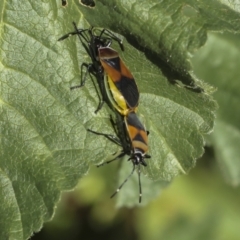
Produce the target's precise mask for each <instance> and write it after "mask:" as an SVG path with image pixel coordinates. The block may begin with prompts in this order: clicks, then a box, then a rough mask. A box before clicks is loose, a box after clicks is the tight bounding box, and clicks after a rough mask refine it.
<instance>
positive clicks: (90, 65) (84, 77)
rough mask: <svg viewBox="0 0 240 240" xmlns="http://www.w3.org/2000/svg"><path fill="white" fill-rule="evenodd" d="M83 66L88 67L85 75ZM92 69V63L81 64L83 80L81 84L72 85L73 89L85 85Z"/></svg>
mask: <svg viewBox="0 0 240 240" xmlns="http://www.w3.org/2000/svg"><path fill="white" fill-rule="evenodd" d="M83 67H86V68H87V71H86V72H85V74H84V75H83V74H82V73H83ZM91 69H92V64H88V63H83V64H82V65H81V82H80V84H79V85H76V86H73V87H70V89H71V90H73V89H76V88H80V87H83V86H84V85H85V82H86V79H87V75H88V74H89V73H91Z"/></svg>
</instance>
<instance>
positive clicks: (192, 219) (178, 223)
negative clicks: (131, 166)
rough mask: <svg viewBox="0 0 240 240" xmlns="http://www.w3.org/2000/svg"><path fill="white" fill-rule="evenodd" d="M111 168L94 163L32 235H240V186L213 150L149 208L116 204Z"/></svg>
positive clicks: (220, 237)
mask: <svg viewBox="0 0 240 240" xmlns="http://www.w3.org/2000/svg"><path fill="white" fill-rule="evenodd" d="M109 167H110V165H109V166H107V167H103V168H98V169H97V168H95V167H92V169H91V171H90V174H89V175H87V176H86V177H84V178H83V179H82V180H81V181H80V182H79V185H78V186H77V188H76V189H75V191H74V192H69V193H64V194H63V196H62V199H61V201H60V203H59V204H58V207H57V209H56V214H55V217H54V219H53V220H52V221H51V222H48V223H45V225H44V228H43V229H42V230H41V232H39V233H37V234H35V236H33V237H32V238H31V239H32V240H40V239H44V240H46V239H51V240H55V239H59V240H62V239H64V240H65V239H72V240H75V239H151V240H155V239H156V240H157V239H167V240H175V239H178V240H181V239H183V240H188V239H189V240H190V239H191V240H192V239H194V240H197V239H199V240H200V239H205V240H206V239H213V240H214V239H217V240H227V239H231V240H235V239H236V240H237V239H240V228H239V226H240V208H239V202H240V193H239V189H238V188H233V187H230V186H228V185H226V183H225V182H224V181H223V179H222V177H221V174H220V171H219V169H218V166H217V163H216V162H215V160H214V152H213V150H212V149H211V148H206V152H205V154H204V156H203V157H202V158H201V159H199V160H198V164H197V166H196V168H195V169H193V170H192V171H191V172H190V174H189V175H184V176H179V177H177V178H176V179H175V180H174V181H173V182H172V184H171V185H170V186H169V187H168V188H166V189H165V190H164V191H163V192H162V193H161V195H160V196H159V197H158V198H157V199H156V200H154V201H153V202H151V203H150V204H149V205H147V206H145V207H139V208H133V209H127V208H122V209H117V208H115V199H110V198H109V196H110V195H111V194H112V192H113V191H114V190H115V187H116V182H115V181H114V180H113V179H114V176H108V178H106V177H105V176H106V174H107V175H110V173H113V172H114V171H111V170H110V169H109ZM110 168H111V167H110ZM114 186H115V187H114ZM119 194H121V192H119ZM143 197H144V195H143Z"/></svg>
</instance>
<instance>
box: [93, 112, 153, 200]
mask: <svg viewBox="0 0 240 240" xmlns="http://www.w3.org/2000/svg"><path fill="white" fill-rule="evenodd" d="M112 124H113V126H114V127H115V126H117V128H116V127H115V130H116V133H117V135H118V137H116V136H114V135H111V134H105V133H99V132H95V131H93V130H90V129H88V131H90V132H92V133H94V134H97V135H102V136H105V137H106V138H108V139H110V140H111V141H113V142H114V143H116V144H118V145H119V146H121V147H122V150H121V152H120V153H119V154H118V155H117V156H116V157H115V158H114V159H112V160H110V161H107V162H104V163H102V164H99V165H98V167H100V166H103V165H105V164H108V163H111V162H113V161H115V160H118V159H119V158H121V157H123V156H124V155H129V156H130V157H129V159H128V160H129V161H130V160H131V161H132V164H133V169H132V172H131V173H130V174H129V175H128V177H127V178H126V179H125V180H124V181H123V183H122V184H121V185H120V186H119V187H118V188H117V190H116V191H115V192H114V193H113V194H112V196H111V198H112V197H114V196H115V195H116V194H117V193H118V192H119V191H120V189H121V188H122V187H123V185H124V184H125V183H126V182H127V181H128V179H129V178H130V177H131V176H132V174H133V172H134V171H135V168H136V166H138V181H139V203H140V202H141V200H142V187H141V179H140V173H141V169H140V166H141V165H143V166H144V167H146V166H147V163H146V162H145V158H150V155H148V154H146V153H147V151H148V131H146V130H145V128H144V126H143V125H142V123H141V122H140V120H139V118H138V117H137V115H136V113H135V112H129V113H128V114H127V115H126V116H122V115H119V114H118V113H117V123H116V124H115V123H113V121H112Z"/></svg>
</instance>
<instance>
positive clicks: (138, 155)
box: [128, 152, 149, 167]
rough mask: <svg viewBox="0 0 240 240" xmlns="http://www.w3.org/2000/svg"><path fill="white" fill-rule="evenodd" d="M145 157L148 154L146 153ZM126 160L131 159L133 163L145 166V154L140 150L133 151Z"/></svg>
mask: <svg viewBox="0 0 240 240" xmlns="http://www.w3.org/2000/svg"><path fill="white" fill-rule="evenodd" d="M147 158H149V155H147ZM128 160H131V161H132V162H133V164H134V165H138V164H142V165H143V166H144V167H146V166H147V163H146V162H145V155H143V153H142V152H134V153H133V154H132V155H131V157H130V158H129V159H128Z"/></svg>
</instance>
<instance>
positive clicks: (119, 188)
mask: <svg viewBox="0 0 240 240" xmlns="http://www.w3.org/2000/svg"><path fill="white" fill-rule="evenodd" d="M134 170H135V164H133V170H132V172H131V173H130V174H129V175H128V177H127V178H126V179H125V180H124V181H123V183H122V184H121V185H120V186H119V187H118V189H117V190H116V191H115V192H114V193H113V195H112V196H111V197H110V198H113V197H114V196H115V195H116V194H117V193H118V192H119V191H120V190H121V188H122V187H123V185H124V184H125V183H126V182H127V181H128V179H129V178H130V177H131V176H132V174H133V172H134Z"/></svg>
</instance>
